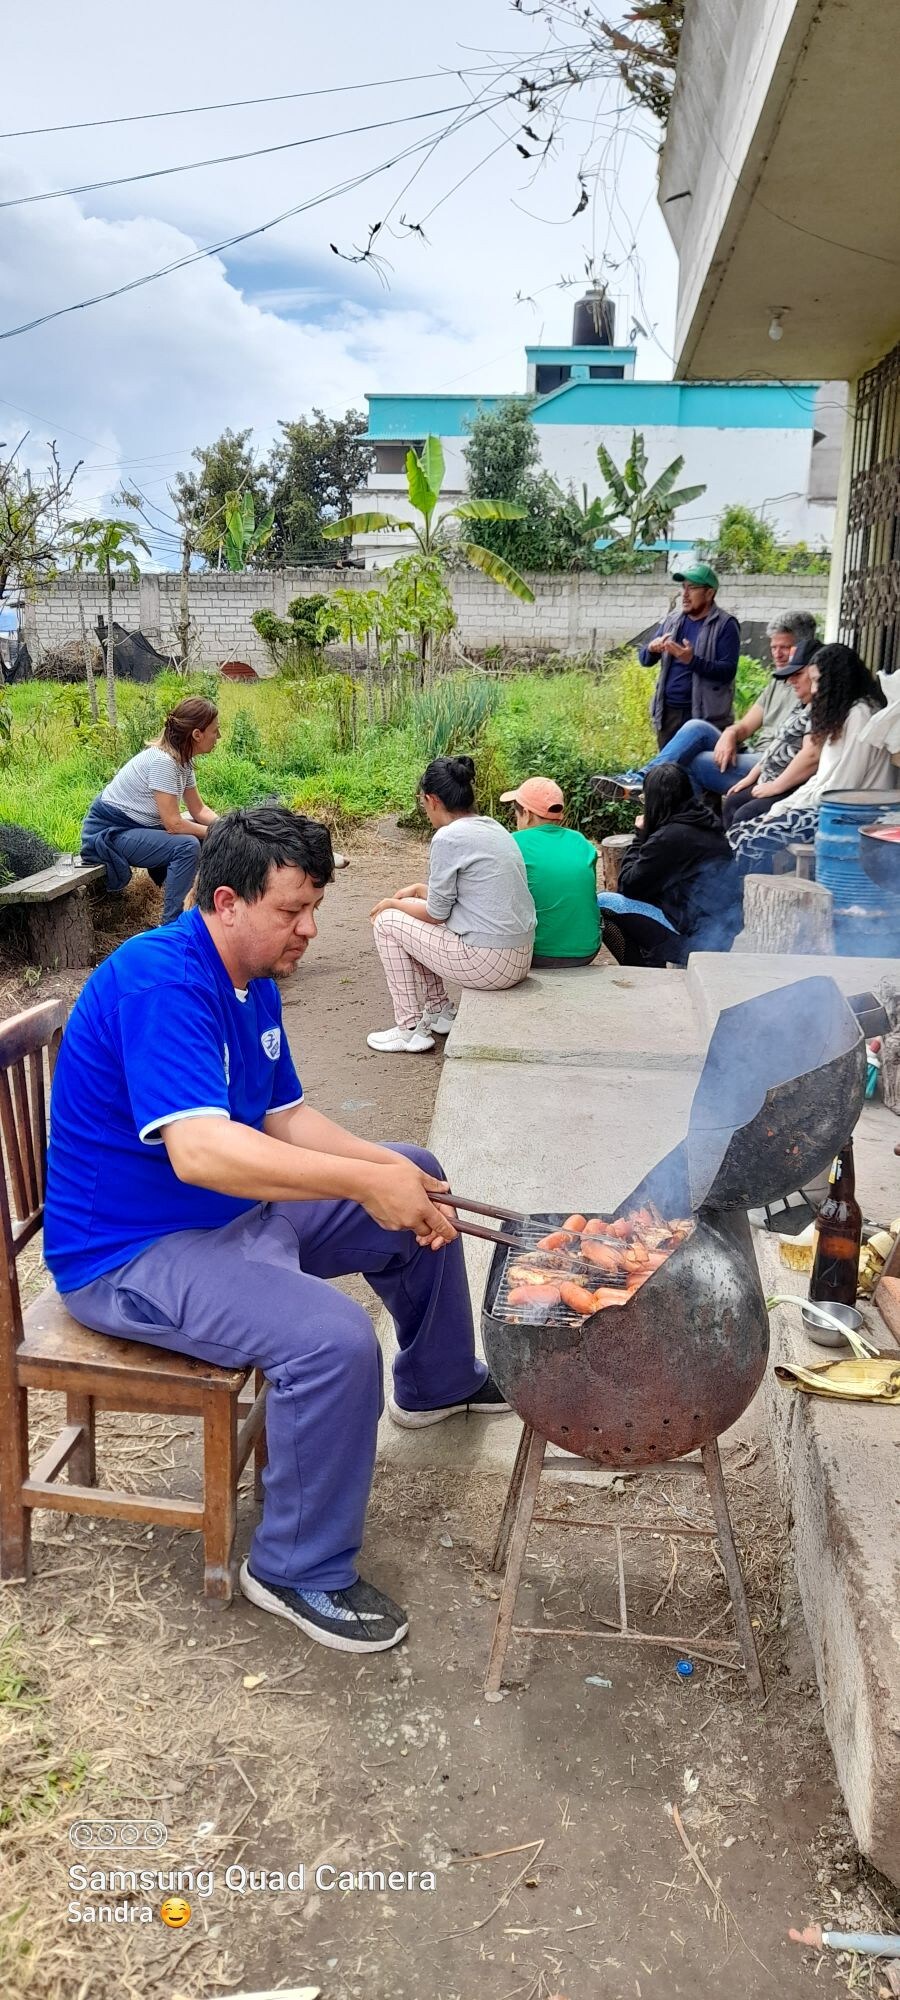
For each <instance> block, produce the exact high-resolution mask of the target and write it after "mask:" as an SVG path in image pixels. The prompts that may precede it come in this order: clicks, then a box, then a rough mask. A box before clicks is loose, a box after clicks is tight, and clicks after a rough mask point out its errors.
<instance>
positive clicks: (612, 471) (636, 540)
mask: <svg viewBox="0 0 900 2000" xmlns="http://www.w3.org/2000/svg"><path fill="white" fill-rule="evenodd" d="M597 463H598V465H599V467H600V470H601V472H602V474H603V477H604V479H605V480H606V484H607V488H608V493H609V499H608V502H607V518H608V520H610V521H624V523H625V526H624V529H620V530H619V532H618V535H617V536H615V537H614V540H616V541H618V542H619V543H621V545H622V547H623V548H624V549H625V550H626V551H627V552H628V553H629V554H631V553H633V552H634V551H636V550H637V549H638V548H639V547H640V546H641V545H643V546H644V547H646V545H647V544H648V543H649V542H654V541H657V540H659V539H661V538H662V537H663V536H665V535H666V534H667V533H668V530H669V528H670V526H671V524H672V517H673V515H674V514H675V513H676V512H677V510H678V508H679V507H686V506H687V504H688V501H690V500H699V498H700V495H701V493H705V492H706V485H705V483H704V484H702V485H699V486H680V487H679V488H678V489H677V490H676V488H675V481H676V479H677V478H678V476H679V473H680V472H681V471H682V470H683V467H684V459H683V457H679V458H673V460H672V463H671V465H667V466H666V468H665V471H664V472H661V473H660V475H659V478H658V479H654V480H653V482H652V484H651V485H648V483H647V453H646V450H645V447H644V437H643V432H642V431H632V433H631V450H630V452H629V454H628V457H627V459H626V461H625V466H624V468H623V470H622V471H621V472H619V470H618V467H617V466H616V465H615V464H614V463H613V460H612V459H611V457H610V455H609V452H608V451H607V449H606V446H605V444H600V445H598V446H597ZM613 503H614V504H613Z"/></svg>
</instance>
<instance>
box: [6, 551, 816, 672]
mask: <svg viewBox="0 0 900 2000" xmlns="http://www.w3.org/2000/svg"><path fill="white" fill-rule="evenodd" d="M384 582H385V575H384V572H383V571H380V572H373V571H371V570H369V571H363V570H354V569H349V570H341V571H339V572H335V571H334V570H309V569H305V570H260V571H250V572H245V573H244V574H243V575H240V576H231V575H230V574H227V573H225V574H222V573H217V574H211V575H203V576H192V577H191V579H190V583H189V593H190V611H191V620H192V626H193V636H194V649H195V653H196V657H197V659H198V661H204V662H207V661H208V662H212V663H213V664H215V665H217V666H221V665H222V663H223V662H224V661H225V660H247V661H249V663H250V665H251V666H254V667H256V668H257V669H258V670H259V671H261V672H262V673H266V672H267V671H269V670H270V661H269V658H268V655H267V653H266V649H265V647H264V645H263V643H262V640H261V639H260V638H259V637H258V636H257V634H256V632H255V631H254V629H253V626H252V625H251V623H250V619H251V615H252V613H253V612H254V611H257V610H259V609H261V608H262V607H263V606H265V607H266V608H268V609H270V610H272V611H275V612H277V613H278V614H279V616H284V614H285V612H286V609H287V605H288V603H289V601H290V599H291V598H292V597H305V596H309V595H310V594H311V593H313V592H316V591H323V592H327V591H328V590H331V589H334V587H335V585H336V584H340V586H341V587H342V588H344V589H351V590H353V589H359V590H371V589H377V588H379V587H380V586H381V587H383V585H384ZM531 583H532V587H533V589H534V593H535V602H534V604H521V603H520V602H519V600H518V598H515V597H510V595H509V593H508V591H505V590H503V589H500V588H498V586H497V585H496V584H492V583H490V582H489V581H488V579H487V578H486V577H483V576H480V575H478V574H477V573H476V572H474V571H472V572H470V573H464V572H463V573H460V574H458V575H457V576H455V577H454V579H453V600H454V603H455V606H456V612H457V617H458V619H459V626H458V633H459V638H460V640H461V642H462V644H463V646H469V647H472V648H473V649H478V650H481V649H484V648H485V647H491V646H507V647H509V648H510V649H521V650H523V651H535V652H548V653H569V654H577V653H584V652H587V651H589V650H593V651H595V652H603V651H605V650H607V649H608V648H609V647H612V646H618V645H622V644H623V643H625V642H626V641H628V640H630V639H633V638H634V637H635V636H636V634H637V633H639V632H643V631H645V630H646V628H647V626H649V625H651V624H653V623H655V622H656V620H657V619H659V618H660V617H661V615H662V613H663V611H664V610H665V608H666V605H667V604H668V603H669V602H670V600H671V598H672V596H673V594H674V592H675V590H676V589H677V586H676V585H673V584H672V582H671V579H670V578H668V577H665V576H659V575H656V576H636V577H602V576H592V575H590V574H583V575H577V576H571V577H570V576H538V577H532V578H531ZM178 589H179V579H178V577H177V576H175V575H172V574H170V573H164V574H162V575H159V576H143V577H142V578H141V580H140V584H119V585H118V586H117V588H116V590H115V592H114V596H113V615H114V617H115V619H116V622H117V623H118V624H120V625H123V626H124V627H125V629H126V630H127V631H136V630H140V631H142V632H143V633H144V635H145V637H146V638H148V639H149V640H151V642H152V643H153V644H154V645H155V646H158V647H159V649H160V651H161V652H164V653H167V652H173V653H174V652H175V651H176V650H177V639H176V630H177V625H178ZM82 590H83V594H84V602H85V612H86V616H87V621H88V626H89V628H93V627H95V626H96V622H97V616H98V613H100V612H102V613H103V615H104V616H105V613H106V593H105V590H104V588H103V585H102V583H101V582H100V581H99V579H94V578H91V577H85V578H84V579H83V583H82ZM827 590H828V580H827V578H826V577H823V576H811V577H803V576H774V577H773V576H736V577H729V578H727V579H726V580H725V582H724V583H723V585H722V588H721V591H720V598H721V601H722V603H723V604H724V605H725V606H726V607H727V608H728V609H729V610H732V611H734V612H735V613H736V615H737V617H738V618H740V619H741V620H742V621H744V620H747V619H757V620H758V619H763V620H767V619H769V618H771V617H773V616H777V615H778V613H780V612H782V611H786V610H789V609H803V610H809V611H812V612H814V613H816V614H817V615H822V616H824V612H825V602H826V597H827ZM24 627H25V638H26V640H27V642H28V646H29V649H30V651H31V653H32V656H33V657H34V658H40V656H41V655H42V654H43V653H44V652H46V651H48V649H50V648H51V647H54V646H58V645H61V644H63V643H64V642H65V641H66V640H67V639H74V638H77V637H78V635H79V625H78V604H77V598H76V594H75V581H74V578H72V577H68V576H62V577H60V578H58V580H57V582H56V583H55V584H54V585H53V586H52V587H51V588H50V589H48V590H46V591H44V592H42V594H41V596H40V597H39V598H38V599H37V601H36V602H35V603H33V604H28V605H27V606H26V608H25V615H24Z"/></svg>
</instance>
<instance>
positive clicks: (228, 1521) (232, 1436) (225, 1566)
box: [203, 1390, 237, 1604]
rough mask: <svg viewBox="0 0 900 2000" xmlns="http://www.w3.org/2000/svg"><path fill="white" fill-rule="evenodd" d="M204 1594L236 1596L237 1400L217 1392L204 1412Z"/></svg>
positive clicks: (221, 1599) (222, 1598)
mask: <svg viewBox="0 0 900 2000" xmlns="http://www.w3.org/2000/svg"><path fill="white" fill-rule="evenodd" d="M203 1504H204V1517H203V1553H204V1569H203V1594H204V1596H205V1597H206V1598H208V1599H212V1600H213V1601H215V1602H217V1603H219V1604H230V1603H231V1600H232V1597H233V1596H234V1575H233V1572H232V1563H231V1551H232V1547H233V1544H234V1529H235V1521H236V1517H237V1397H236V1396H227V1395H224V1394H223V1393H222V1391H221V1390H217V1391H215V1392H213V1393H212V1394H210V1395H208V1396H207V1398H206V1403H205V1406H204V1410H203Z"/></svg>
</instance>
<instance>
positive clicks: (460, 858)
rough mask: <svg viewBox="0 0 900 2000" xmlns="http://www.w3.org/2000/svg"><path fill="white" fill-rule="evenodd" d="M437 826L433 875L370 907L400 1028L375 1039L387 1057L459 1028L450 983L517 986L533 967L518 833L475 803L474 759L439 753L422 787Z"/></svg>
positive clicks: (529, 905) (412, 1051)
mask: <svg viewBox="0 0 900 2000" xmlns="http://www.w3.org/2000/svg"><path fill="white" fill-rule="evenodd" d="M418 800H419V805H420V807H421V809H422V811H423V813H424V814H425V817H426V819H427V820H429V821H430V823H431V825H432V826H433V827H434V838H433V840H432V842H431V849H430V856H429V864H428V881H427V882H410V883H408V884H407V886H406V888H404V889H398V890H397V893H396V895H395V896H386V897H385V899H384V901H383V902H381V903H376V905H375V908H374V910H373V911H372V922H373V925H374V929H375V948H376V950H377V952H378V956H379V958H380V959H381V963H382V965H383V967H384V976H385V978H386V980H387V983H388V988H389V991H390V995H391V999H392V1001H393V1004H394V1022H395V1025H394V1027H393V1028H385V1029H384V1030H382V1031H380V1032H378V1033H377V1034H373V1035H369V1036H368V1037H367V1039H368V1044H369V1047H370V1049H378V1050H379V1051H380V1052H381V1053H382V1054H383V1055H401V1054H405V1055H419V1054H420V1053H421V1051H422V1050H424V1049H433V1048H434V1037H435V1035H447V1034H449V1032H450V1029H451V1027H452V1026H453V1008H452V1007H451V1005H450V1001H449V999H448V997H447V989H446V986H445V985H444V981H445V980H446V979H449V980H450V982H451V983H452V984H453V985H455V986H462V987H471V988H474V989H475V990H476V991H484V990H486V989H488V988H493V989H495V990H496V989H501V988H504V987H507V986H518V984H519V981H520V980H522V979H524V978H525V976H526V974H527V972H528V968H529V966H530V964H531V950H532V944H533V940H534V927H535V913H534V903H533V902H532V899H531V893H530V890H529V888H528V877H527V875H526V873H525V863H524V861H523V859H522V856H521V854H520V852H519V849H518V847H517V846H516V843H515V841H514V840H513V837H512V834H510V833H507V831H506V828H505V827H502V826H500V825H499V824H498V822H497V820H495V819H489V818H487V817H486V816H485V815H484V814H482V813H478V812H476V810H475V766H474V764H473V762H472V759H471V757H435V758H434V759H433V761H432V762H431V763H430V764H429V766H428V769H427V771H425V773H424V774H423V776H422V778H421V780H420V782H419V788H418Z"/></svg>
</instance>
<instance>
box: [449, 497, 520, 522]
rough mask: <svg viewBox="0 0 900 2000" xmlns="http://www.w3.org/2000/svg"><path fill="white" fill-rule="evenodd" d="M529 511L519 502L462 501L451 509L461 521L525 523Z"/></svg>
mask: <svg viewBox="0 0 900 2000" xmlns="http://www.w3.org/2000/svg"><path fill="white" fill-rule="evenodd" d="M527 511H528V510H527V508H526V507H521V506H520V505H519V502H518V500H461V501H460V503H459V506H458V507H451V508H450V512H451V514H454V515H455V516H456V517H457V519H458V520H460V521H524V519H525V516H526V513H527Z"/></svg>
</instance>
